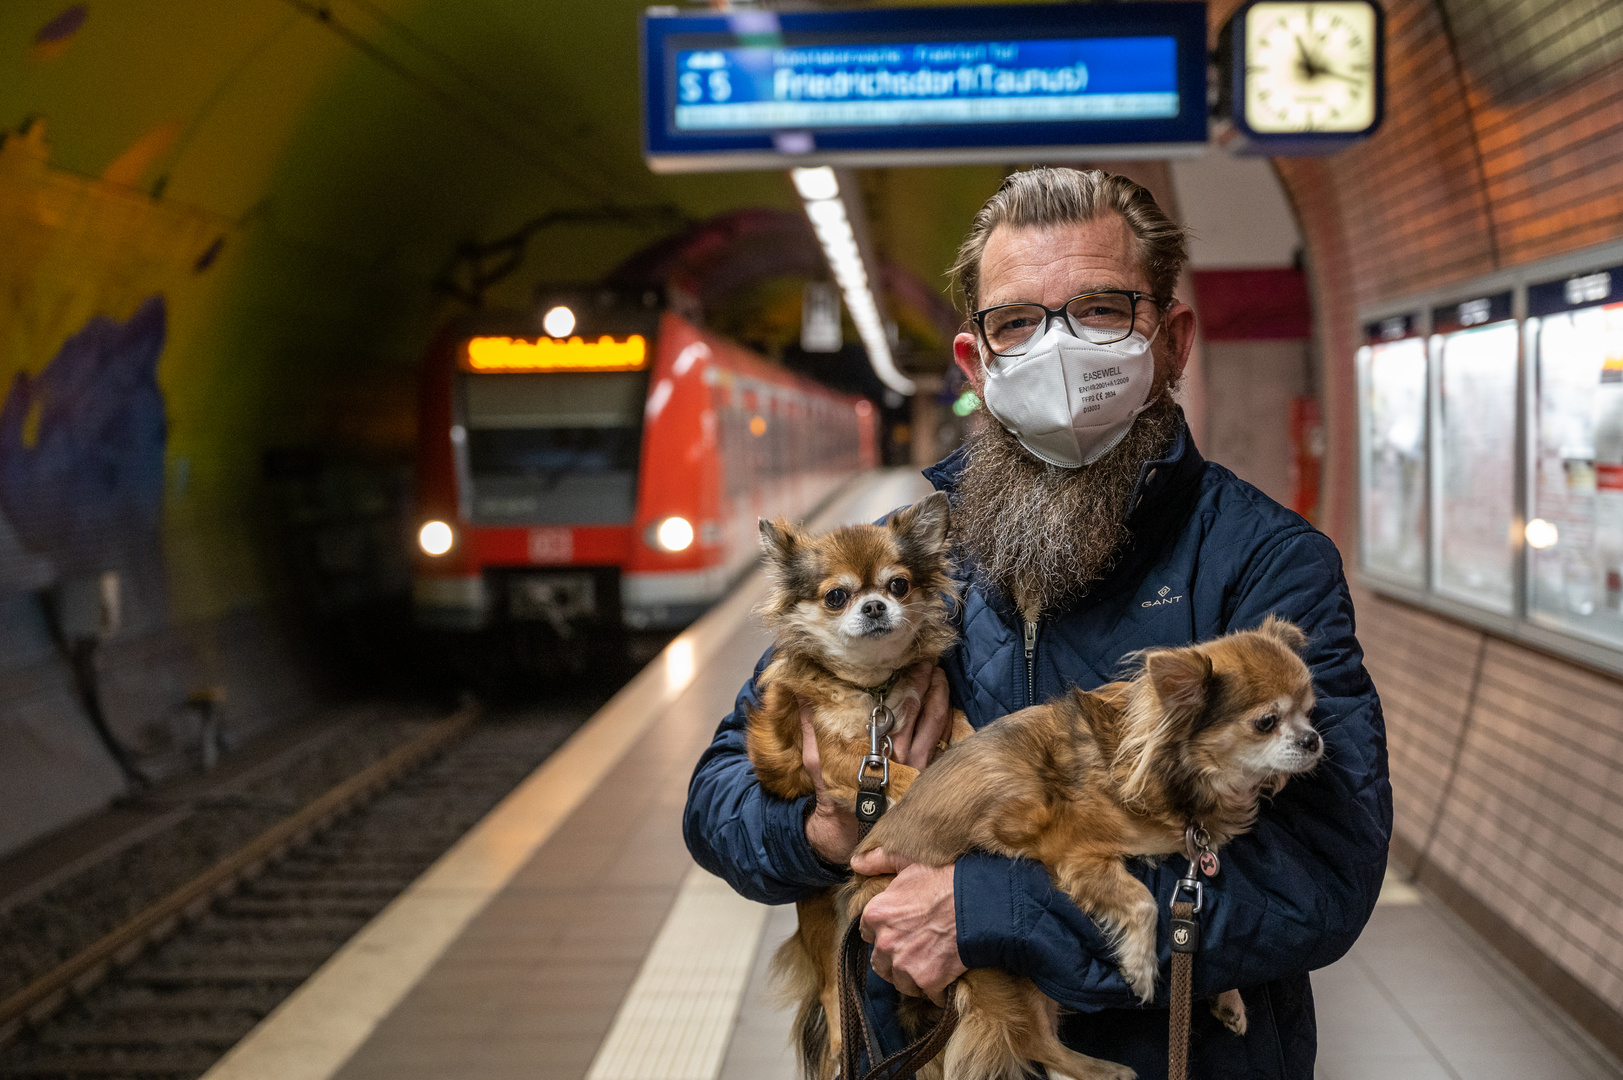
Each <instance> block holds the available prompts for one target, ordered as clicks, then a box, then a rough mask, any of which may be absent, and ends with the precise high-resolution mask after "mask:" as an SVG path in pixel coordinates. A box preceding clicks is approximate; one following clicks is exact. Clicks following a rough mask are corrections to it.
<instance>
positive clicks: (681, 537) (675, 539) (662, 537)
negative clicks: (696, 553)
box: [654, 517, 693, 551]
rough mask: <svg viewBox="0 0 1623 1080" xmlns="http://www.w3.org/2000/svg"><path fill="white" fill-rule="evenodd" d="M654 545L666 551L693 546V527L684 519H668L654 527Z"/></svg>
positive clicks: (683, 549)
mask: <svg viewBox="0 0 1623 1080" xmlns="http://www.w3.org/2000/svg"><path fill="white" fill-rule="evenodd" d="M654 543H655V544H656V545H657V546H659V547H661V548H663V549H664V550H666V551H686V550H687V549H688V548H690V547H692V546H693V525H692V524H691V523H690V522H689V521H688V519H687V518H685V517H668V518H666V519H665V520H664V521H661V522H660V523H659V524H658V525H657V526H655V527H654Z"/></svg>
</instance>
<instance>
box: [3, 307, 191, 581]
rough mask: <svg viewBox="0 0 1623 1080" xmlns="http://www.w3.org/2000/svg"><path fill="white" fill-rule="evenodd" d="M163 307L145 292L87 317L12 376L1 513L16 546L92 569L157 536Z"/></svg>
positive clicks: (6, 411)
mask: <svg viewBox="0 0 1623 1080" xmlns="http://www.w3.org/2000/svg"><path fill="white" fill-rule="evenodd" d="M164 315H165V313H164V302H163V298H162V297H161V296H153V297H150V298H149V299H147V300H146V301H145V302H143V303H142V304H141V306H140V307H139V308H137V309H136V311H135V314H134V315H132V316H131V317H130V318H129V319H127V320H125V321H123V322H119V321H116V320H113V319H109V318H107V317H105V316H101V315H95V316H92V317H91V319H90V321H89V322H87V323H86V324H85V325H84V327H83V328H81V329H80V330H79V331H78V332H77V333H76V334H74V335H73V336H72V337H70V338H68V340H67V341H66V342H64V343H63V345H62V348H61V349H60V350H59V351H58V352H57V354H56V355H55V356H54V357H53V358H52V359H51V361H50V363H49V364H47V365H46V366H45V370H44V371H42V372H40V373H39V374H38V375H33V376H31V375H29V374H28V373H27V372H24V371H19V372H18V373H17V374H16V376H15V377H14V378H13V379H12V382H11V387H10V389H9V391H8V392H7V394H6V397H5V400H4V402H3V403H0V511H3V512H4V513H5V515H6V517H7V519H8V520H9V522H10V524H11V528H12V530H13V532H14V533H15V535H16V536H17V537H18V538H19V539H20V540H21V541H22V543H23V545H24V546H25V547H26V548H28V549H30V550H33V551H36V552H49V553H50V554H51V556H52V557H53V558H54V559H55V561H57V562H58V563H59V564H60V565H64V566H73V567H74V568H76V569H77V568H81V567H82V568H86V569H93V568H96V567H97V566H100V565H106V564H107V563H108V562H109V560H110V559H111V557H112V555H111V552H112V550H113V549H116V548H117V547H119V546H120V545H125V544H128V543H129V542H130V541H131V539H132V538H135V537H144V536H149V535H150V536H156V534H157V530H158V518H159V511H160V509H161V507H162V503H163V475H164V470H163V450H164V437H165V433H166V432H165V418H164V404H163V395H162V393H161V392H160V391H159V389H158V357H159V356H160V355H161V354H162V352H163V343H164V333H165V318H164Z"/></svg>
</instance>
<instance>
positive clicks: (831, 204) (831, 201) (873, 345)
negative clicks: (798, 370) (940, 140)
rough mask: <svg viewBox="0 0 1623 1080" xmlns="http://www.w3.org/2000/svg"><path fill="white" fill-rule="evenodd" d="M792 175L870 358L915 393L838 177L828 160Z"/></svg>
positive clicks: (896, 385)
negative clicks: (894, 352)
mask: <svg viewBox="0 0 1623 1080" xmlns="http://www.w3.org/2000/svg"><path fill="white" fill-rule="evenodd" d="M789 176H790V178H791V179H793V180H794V184H795V190H796V191H797V192H799V193H800V197H801V198H802V199H804V200H805V202H806V217H807V219H808V220H810V221H811V224H812V231H813V232H815V233H816V234H817V242H818V243H820V244H821V245H822V246H823V254H824V256H825V257H827V259H828V266H829V269H830V270H831V271H833V273H834V280H835V282H836V283H838V285H839V286H840V291H841V292H842V293H843V294H844V296H845V309H846V311H848V312H850V313H851V322H852V323H854V324H855V325H856V328H857V336H858V337H859V338H861V339H862V347H863V348H864V349H866V350H867V352H868V363H870V364H872V365H873V370H874V374H875V375H878V376H879V381H880V382H882V383H884V384H885V385H886V386H888V387H890V388H891V389H892V390H894V391H896V392H897V393H898V394H903V395H911V394H912V393H913V392H914V391H915V390H917V389H918V388H917V387H916V386H915V385H914V384H913V380H912V379H909V378H908V377H907V376H906V375H903V374H902V373H901V371H899V370H898V369H897V367H896V360H895V358H894V357H892V356H891V353H890V338H889V337H888V336H887V335H886V333H885V320H884V319H883V318H882V317H881V316H880V314H879V302H878V301H877V300H875V299H874V295H873V290H872V289H870V288H869V286H868V281H869V277H868V267H867V266H866V265H865V264H864V263H863V261H862V249H861V248H859V247H858V246H857V236H856V231H855V230H854V229H852V228H851V218H850V215H848V214H847V213H846V210H845V203H844V202H843V201H842V200H841V199H840V182H839V179H838V178H837V177H836V176H835V175H834V170H833V169H831V168H829V167H828V166H826V165H825V166H822V167H820V168H815V169H791V170H789Z"/></svg>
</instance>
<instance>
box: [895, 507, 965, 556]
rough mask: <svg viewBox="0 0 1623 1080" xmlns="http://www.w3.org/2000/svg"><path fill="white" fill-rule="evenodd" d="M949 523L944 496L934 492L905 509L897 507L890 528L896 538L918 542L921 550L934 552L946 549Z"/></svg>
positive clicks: (929, 552)
mask: <svg viewBox="0 0 1623 1080" xmlns="http://www.w3.org/2000/svg"><path fill="white" fill-rule="evenodd" d="M950 522H951V517H950V514H949V512H948V510H947V496H946V495H945V494H944V493H943V492H940V491H937V492H932V493H931V494H930V495H927V496H926V497H924V498H922V499H920V500H919V501H918V502H916V503H914V504H913V505H912V506H909V507H907V508H906V509H903V510H898V511H897V512H896V513H895V514H894V515H893V516H892V517H891V519H890V531H891V532H893V533H895V534H896V535H897V537H898V538H901V539H903V540H907V541H909V542H911V543H913V544H915V545H917V547H918V550H919V551H920V552H922V553H924V554H927V555H934V554H937V553H939V552H941V551H944V550H946V547H947V526H948V525H949V524H950Z"/></svg>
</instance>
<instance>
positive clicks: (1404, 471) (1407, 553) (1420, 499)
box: [1358, 316, 1426, 588]
mask: <svg viewBox="0 0 1623 1080" xmlns="http://www.w3.org/2000/svg"><path fill="white" fill-rule="evenodd" d="M1415 334H1416V331H1415V320H1414V319H1413V318H1412V317H1409V316H1399V317H1396V318H1393V319H1387V320H1383V321H1382V322H1379V323H1374V324H1372V325H1371V326H1370V327H1368V329H1367V333H1366V341H1367V344H1366V345H1365V346H1364V347H1363V348H1362V349H1359V350H1358V386H1359V395H1358V399H1359V400H1358V404H1359V410H1358V411H1359V423H1360V425H1361V427H1362V429H1363V437H1362V438H1361V439H1360V440H1359V443H1360V447H1361V450H1362V454H1363V461H1362V468H1361V470H1360V471H1361V474H1362V478H1361V491H1360V500H1359V502H1360V519H1361V522H1362V550H1363V560H1364V565H1365V567H1367V568H1368V569H1370V570H1373V571H1377V572H1379V573H1381V574H1384V575H1386V576H1388V577H1391V578H1395V579H1397V580H1400V581H1403V582H1406V583H1408V584H1411V585H1414V586H1417V587H1422V588H1423V587H1424V586H1425V584H1426V346H1425V343H1424V342H1423V341H1422V340H1421V339H1420V338H1419V337H1418V336H1415Z"/></svg>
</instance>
